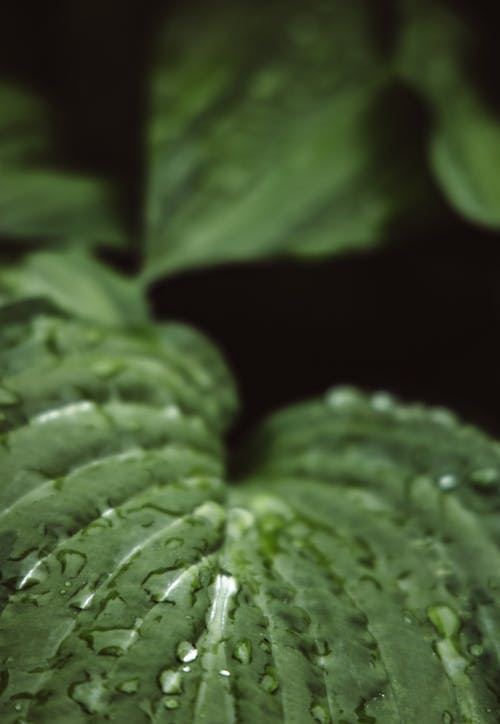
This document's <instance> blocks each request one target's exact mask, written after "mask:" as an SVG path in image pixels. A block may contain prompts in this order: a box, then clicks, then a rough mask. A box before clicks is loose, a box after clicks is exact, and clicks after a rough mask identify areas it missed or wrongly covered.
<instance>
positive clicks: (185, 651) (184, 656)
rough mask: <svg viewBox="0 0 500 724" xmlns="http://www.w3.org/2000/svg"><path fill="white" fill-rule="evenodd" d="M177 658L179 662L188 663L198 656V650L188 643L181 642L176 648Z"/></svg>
mask: <svg viewBox="0 0 500 724" xmlns="http://www.w3.org/2000/svg"><path fill="white" fill-rule="evenodd" d="M177 656H178V658H179V659H180V660H181V661H184V662H185V663H188V662H189V661H194V660H195V659H196V657H197V656H198V649H197V648H196V646H193V644H192V643H190V642H189V641H181V642H180V644H179V645H178V646H177Z"/></svg>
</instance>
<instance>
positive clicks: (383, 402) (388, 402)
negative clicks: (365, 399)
mask: <svg viewBox="0 0 500 724" xmlns="http://www.w3.org/2000/svg"><path fill="white" fill-rule="evenodd" d="M370 402H371V406H372V407H373V409H374V410H377V412H388V411H389V410H392V409H393V407H394V406H395V400H394V397H393V396H392V395H390V394H389V393H388V392H375V394H373V395H372V396H371V400H370Z"/></svg>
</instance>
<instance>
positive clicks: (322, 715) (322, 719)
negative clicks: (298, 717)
mask: <svg viewBox="0 0 500 724" xmlns="http://www.w3.org/2000/svg"><path fill="white" fill-rule="evenodd" d="M311 714H312V716H313V719H314V721H317V722H319V724H330V722H331V718H330V715H329V713H328V711H327V710H326V709H325V707H324V706H322V705H321V704H314V705H313V706H312V707H311Z"/></svg>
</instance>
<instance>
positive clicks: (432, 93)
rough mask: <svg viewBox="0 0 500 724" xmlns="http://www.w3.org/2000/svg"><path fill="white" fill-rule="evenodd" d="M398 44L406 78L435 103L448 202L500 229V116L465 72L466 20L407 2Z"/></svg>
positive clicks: (437, 156)
mask: <svg viewBox="0 0 500 724" xmlns="http://www.w3.org/2000/svg"><path fill="white" fill-rule="evenodd" d="M401 7H402V8H404V10H403V12H402V16H403V28H402V32H401V36H400V38H399V50H398V64H399V70H400V73H401V75H402V77H404V78H405V80H406V81H408V82H409V83H411V84H412V85H413V86H414V87H415V88H416V89H418V91H419V92H420V93H421V94H422V96H423V97H424V98H425V100H426V101H427V102H428V103H429V105H430V108H431V112H432V115H433V122H434V128H433V133H432V136H431V139H430V144H429V158H430V163H431V165H432V168H433V170H434V173H435V175H436V179H437V181H438V183H439V184H440V186H441V188H442V190H443V192H444V194H445V195H446V197H447V199H448V201H449V202H450V203H451V204H452V205H453V206H454V208H455V209H456V210H457V211H459V212H460V213H462V214H463V215H464V216H465V217H467V218H469V219H471V220H472V221H475V222H477V223H480V224H483V225H485V226H490V227H492V228H499V227H500V174H499V173H498V169H499V168H500V117H499V116H498V114H496V113H495V112H494V111H493V110H492V109H490V108H488V105H487V103H486V102H485V100H484V99H483V98H482V97H481V94H480V92H479V89H477V88H475V87H474V80H473V79H472V78H471V77H470V72H469V71H468V69H467V67H466V63H465V61H466V56H467V54H468V53H469V52H470V49H471V45H473V41H474V40H475V38H473V37H471V34H472V33H471V31H470V29H469V28H467V26H466V22H465V18H462V17H461V16H460V14H458V13H456V12H453V11H452V10H451V9H446V8H445V7H443V5H441V4H439V3H431V2H414V0H408V1H407V2H405V3H404V4H402V6H401Z"/></svg>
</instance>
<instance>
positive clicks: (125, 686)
mask: <svg viewBox="0 0 500 724" xmlns="http://www.w3.org/2000/svg"><path fill="white" fill-rule="evenodd" d="M117 688H118V691H122V692H123V693H124V694H135V693H136V692H137V691H139V679H129V680H128V681H124V682H123V683H122V684H119V686H118V687H117Z"/></svg>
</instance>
